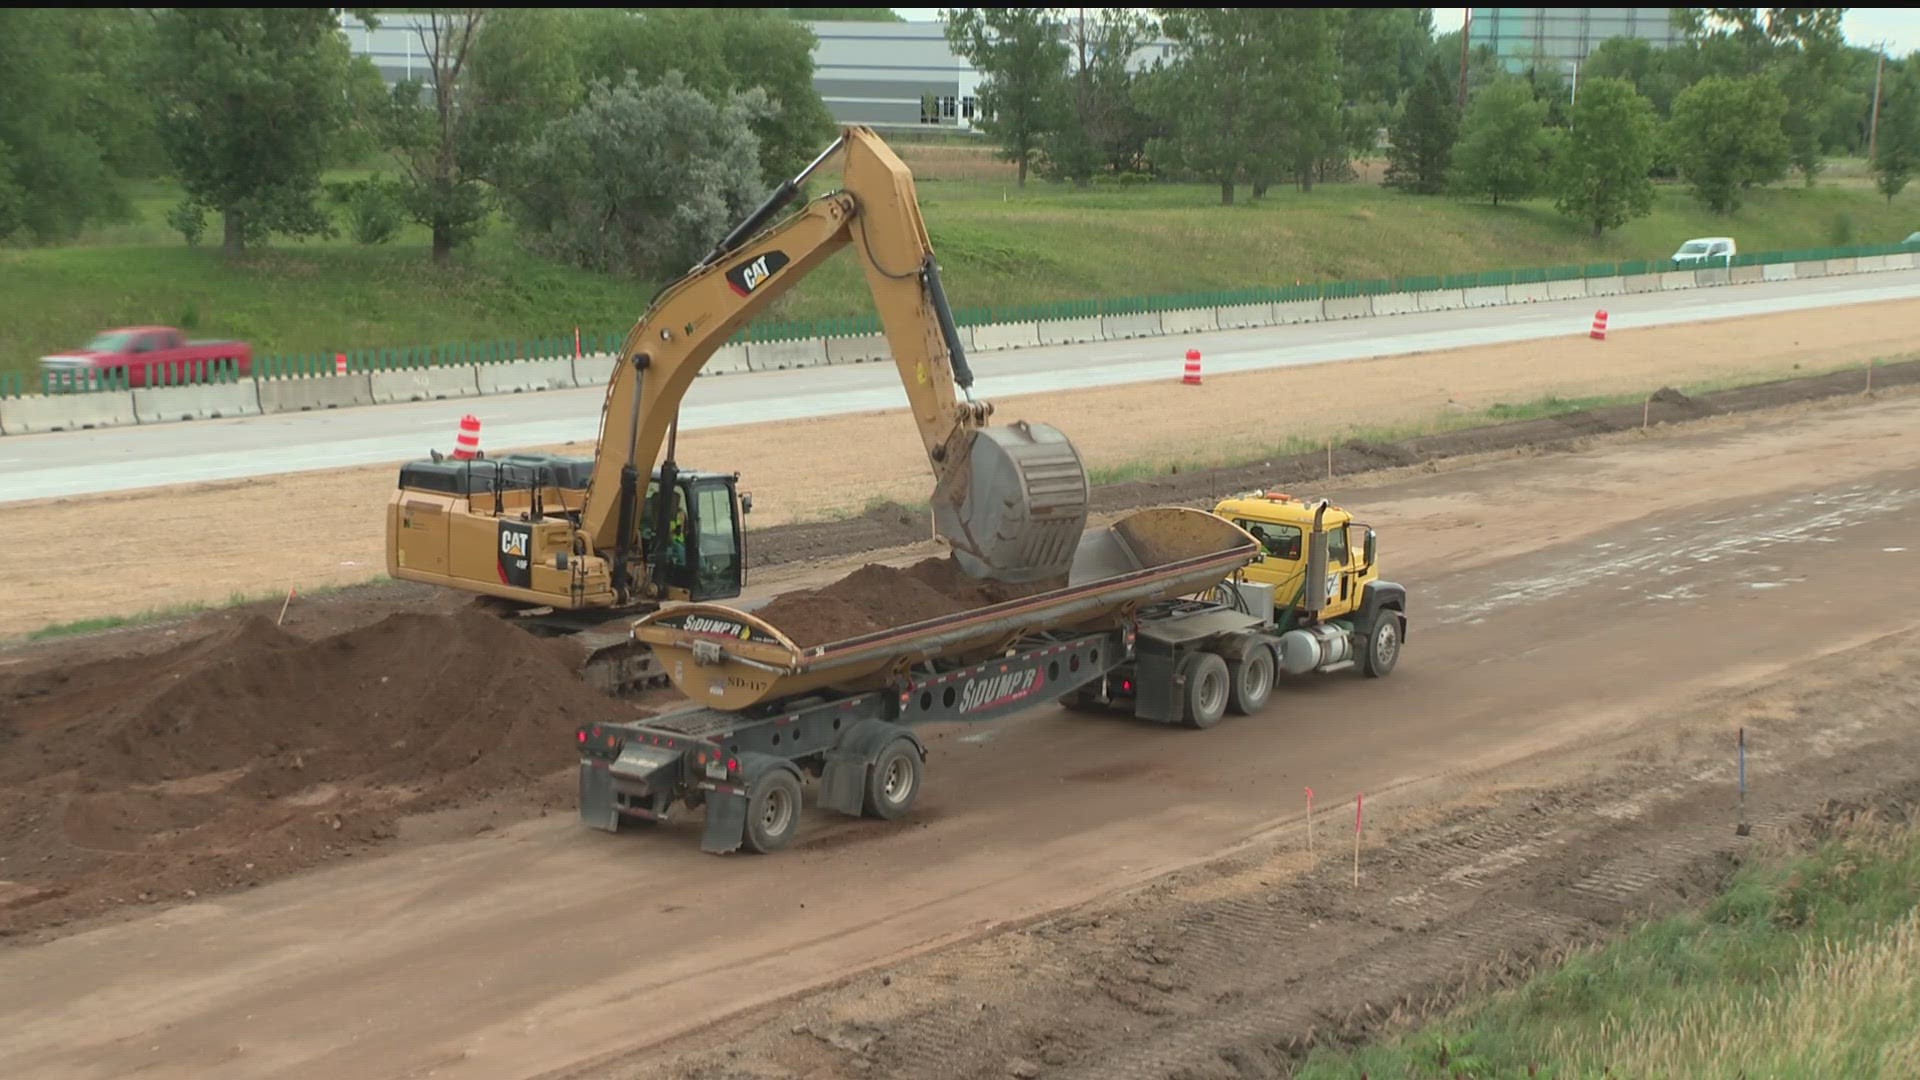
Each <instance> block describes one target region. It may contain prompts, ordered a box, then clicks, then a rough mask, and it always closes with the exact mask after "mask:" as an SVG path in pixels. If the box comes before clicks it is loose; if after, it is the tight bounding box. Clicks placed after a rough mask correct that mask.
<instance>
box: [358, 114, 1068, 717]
mask: <svg viewBox="0 0 1920 1080" xmlns="http://www.w3.org/2000/svg"><path fill="white" fill-rule="evenodd" d="M835 153H839V154H841V155H842V156H843V158H844V176H843V180H842V184H841V187H840V188H839V189H838V190H836V191H832V192H830V193H828V194H826V195H823V196H821V197H819V198H817V199H814V200H812V201H811V202H809V203H807V204H806V205H805V206H803V207H802V208H800V209H799V210H797V211H795V212H794V213H792V214H791V215H789V216H788V217H786V218H785V219H784V220H781V221H780V222H779V223H778V224H771V225H770V224H769V223H771V222H773V221H774V219H775V218H776V217H778V216H779V215H780V213H781V211H782V210H784V209H785V208H786V207H787V206H789V205H790V204H791V203H792V202H793V201H794V200H795V199H796V197H797V196H798V194H799V192H800V190H801V185H803V184H804V183H805V182H806V180H807V178H808V177H809V176H811V175H812V174H813V173H814V172H815V171H816V170H817V169H819V168H820V167H821V166H822V165H823V164H825V163H826V161H827V160H828V159H829V158H831V157H832V156H833V155H834V154H835ZM844 247H851V248H852V249H853V250H854V252H855V253H856V254H857V255H858V257H859V258H860V261H861V264H862V266H863V267H864V269H865V271H866V280H867V285H868V288H869V289H870V290H871V292H872V293H873V301H874V307H875V308H876V310H877V312H878V314H879V318H880V325H881V328H882V330H883V331H884V332H885V334H886V340H887V345H888V348H889V350H890V351H891V352H892V354H893V361H894V364H895V366H896V367H897V368H898V370H899V374H900V379H901V382H902V383H903V384H904V385H905V387H906V394H907V402H908V405H909V408H910V409H911V411H912V414H913V420H914V423H915V424H916V425H917V426H918V427H919V429H920V438H921V441H922V442H923V443H924V444H925V448H926V454H927V460H928V461H929V462H930V463H931V464H932V467H933V477H934V490H933V498H932V506H933V514H934V530H935V532H936V533H937V534H938V535H939V536H941V537H942V538H943V539H945V540H946V541H947V543H948V544H950V545H951V547H952V551H953V555H954V558H955V559H956V561H958V562H959V564H960V566H961V567H962V569H964V570H965V571H966V572H967V573H968V574H970V575H972V576H974V577H977V578H992V579H997V580H1001V581H1009V582H1022V583H1026V582H1037V581H1045V580H1064V579H1065V577H1066V574H1067V571H1068V568H1069V566H1070V564H1071V563H1072V560H1073V556H1074V552H1075V549H1076V546H1077V545H1078V543H1079V540H1080V535H1081V533H1082V531H1083V530H1084V529H1085V527H1086V520H1087V501H1088V483H1087V474H1086V468H1085V466H1084V465H1083V463H1082V462H1081V460H1080V456H1079V453H1078V452H1077V451H1076V450H1075V449H1074V447H1073V444H1072V443H1071V442H1069V441H1068V440H1067V438H1066V436H1064V435H1062V434H1061V433H1060V432H1059V431H1058V430H1056V429H1055V428H1053V427H1050V426H1048V425H1045V424H1038V423H1024V422H1016V423H1014V424H1012V425H1008V426H989V425H988V422H987V421H988V419H989V417H991V415H992V413H993V408H992V406H991V405H990V404H988V403H986V402H983V401H975V400H973V396H972V393H971V390H970V388H971V387H972V385H973V373H972V371H971V370H970V369H969V367H968V366H967V358H966V353H965V351H964V350H963V349H962V348H961V344H960V338H959V334H958V332H957V330H956V329H955V326H954V321H953V312H952V308H951V307H950V306H949V305H948V303H947V298H946V292H945V289H944V288H943V287H942V285H941V281H940V267H939V263H938V262H937V261H936V260H935V259H934V255H933V246H932V244H931V242H930V241H929V240H928V238H927V229H926V224H925V222H924V221H922V220H921V216H920V206H919V202H918V200H917V198H916V197H915V192H914V184H913V176H912V174H911V173H910V172H909V171H908V169H907V167H906V166H905V165H904V164H903V163H902V162H901V161H900V159H899V157H898V156H896V155H895V154H894V153H893V151H892V150H891V149H889V148H888V147H887V145H886V144H885V143H884V142H882V141H881V140H880V138H879V137H878V136H877V135H875V134H874V133H873V131H872V130H871V129H868V128H865V127H849V128H846V129H845V130H843V131H842V133H841V135H840V137H839V138H838V139H836V140H835V141H834V143H833V145H831V146H829V147H828V148H827V149H826V150H825V151H823V152H822V153H821V154H820V156H819V157H817V158H815V159H814V160H813V162H812V163H811V164H809V165H808V166H807V167H806V168H805V169H804V170H802V171H801V172H800V174H799V175H797V176H795V177H793V178H792V179H790V180H787V181H784V182H782V183H781V184H780V186H779V187H778V188H777V189H775V191H774V192H773V194H772V195H770V196H769V197H768V198H767V200H766V201H765V202H764V203H762V204H761V205H760V207H759V208H757V209H756V210H755V211H754V212H753V213H752V214H751V215H749V216H748V217H747V218H746V219H745V220H743V221H741V222H740V223H739V224H738V225H737V226H735V227H734V228H733V229H732V230H731V231H730V232H728V233H727V235H726V236H725V237H724V238H723V239H721V241H720V242H719V243H718V244H717V245H715V246H714V248H713V250H712V251H711V252H709V253H708V254H707V255H706V257H705V258H703V259H702V260H701V261H700V263H699V264H698V265H696V266H695V267H694V268H693V269H692V270H690V271H688V272H687V273H686V274H685V275H684V276H682V277H681V278H679V279H678V280H676V281H674V282H673V283H672V284H671V285H669V286H667V287H666V288H665V289H664V290H662V291H661V292H660V294H659V295H658V296H657V297H656V298H655V299H654V301H653V303H652V304H651V305H650V306H649V308H648V310H647V312H646V314H645V315H644V316H643V317H642V318H641V319H640V321H639V323H638V324H636V325H635V326H634V328H633V331H632V332H631V333H629V334H628V335H627V338H626V341H625V343H624V344H623V345H622V346H621V348H620V354H619V357H618V359H617V363H616V364H615V366H614V370H613V374H612V377H611V379H610V380H609V382H608V384H607V396H606V402H605V404H604V405H603V406H602V409H601V417H600V437H599V440H598V442H597V444H596V446H595V448H594V455H593V457H592V458H570V457H556V456H547V455H530V454H517V455H508V456H505V457H499V458H481V459H478V460H446V459H443V458H441V457H440V455H438V454H437V453H436V454H435V455H434V457H433V458H432V459H430V460H423V461H414V462H409V463H408V464H406V465H404V466H402V468H401V470H400V480H399V486H398V489H397V490H396V491H395V492H394V494H393V496H392V498H391V500H390V501H389V503H388V507H387V573H388V574H389V575H390V576H391V577H394V578H396V579H400V580H406V581H420V582H427V583H430V584H434V585H442V586H447V587H450V588H454V589H461V590H464V591H467V592H471V593H476V594H480V595H481V596H483V597H486V598H489V599H488V600H487V603H488V604H489V605H492V606H494V607H495V608H496V610H497V611H498V612H499V613H500V614H503V615H511V616H514V617H517V618H524V619H525V620H526V625H527V627H528V628H529V629H532V630H535V631H536V632H542V633H561V634H568V635H572V636H576V637H580V638H582V639H583V640H584V641H585V642H586V644H587V645H588V646H589V648H590V649H591V653H590V658H589V660H588V661H587V664H586V667H585V668H584V669H583V671H582V675H583V677H585V678H586V679H587V681H589V682H591V683H593V684H594V685H596V686H599V687H600V688H601V689H604V690H607V691H609V692H614V693H618V692H622V691H624V690H627V689H631V688H633V687H635V686H638V685H646V684H650V683H653V682H656V681H659V680H660V679H661V677H662V675H663V674H664V673H663V672H662V671H661V669H660V667H659V666H658V664H657V663H656V662H654V660H653V658H652V657H651V655H650V654H648V653H647V651H646V650H645V648H644V647H643V646H641V645H639V644H638V643H635V642H633V641H632V639H631V635H630V633H629V632H628V630H627V623H626V622H624V621H622V622H618V623H616V622H614V621H613V620H615V619H623V618H631V617H638V616H640V615H644V614H647V613H649V612H651V611H653V610H655V609H657V608H658V607H659V606H660V604H661V603H662V602H664V601H693V602H698V601H709V600H720V599H726V598H729V597H734V596H738V595H739V593H740V588H741V584H742V581H743V577H744V560H743V558H742V543H741V540H742V529H741V516H742V515H743V514H744V513H747V512H749V511H751V510H752V497H751V495H745V496H743V495H742V494H741V493H740V492H739V490H738V481H739V474H738V473H731V472H701V471H697V470H693V469H683V468H681V466H680V464H679V462H678V461H676V460H675V456H674V450H675V442H676V441H677V440H676V437H677V434H678V427H679V413H680V403H681V399H682V398H683V397H684V396H685V394H686V392H687V389H688V387H689V386H690V385H692V383H693V380H694V377H695V376H696V375H697V374H698V373H699V371H700V368H701V365H703V364H705V363H706V362H707V360H708V358H709V357H711V356H712V355H713V353H714V351H715V350H716V349H718V348H720V347H721V346H722V345H724V344H725V343H726V342H727V341H728V340H729V339H730V338H732V337H733V335H734V333H735V332H736V331H738V330H739V329H740V328H741V327H742V326H744V325H745V324H746V323H747V322H748V321H749V320H751V319H752V318H753V316H754V315H755V313H757V312H759V311H761V310H762V309H764V308H765V307H766V306H767V305H768V304H770V303H772V302H773V301H774V299H776V298H777V297H779V296H780V295H781V294H782V293H784V292H786V291H787V290H788V289H790V288H792V287H793V286H794V285H795V284H797V283H798V282H799V281H800V280H801V279H802V278H803V277H805V276H806V275H807V273H808V272H809V271H811V270H812V269H813V268H814V267H816V266H818V265H820V264H821V263H822V262H824V261H825V260H826V259H827V258H828V257H830V256H831V255H833V254H834V253H835V252H837V251H839V250H840V249H841V248H844ZM963 398H964V400H963ZM663 448H664V450H665V454H664V456H662V453H661V451H662V449H663ZM643 475H645V476H647V477H648V480H647V482H646V484H645V485H644V486H643V485H642V483H641V477H642V476H643ZM643 487H644V490H643Z"/></svg>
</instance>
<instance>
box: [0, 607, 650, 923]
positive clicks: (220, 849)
mask: <svg viewBox="0 0 1920 1080" xmlns="http://www.w3.org/2000/svg"><path fill="white" fill-rule="evenodd" d="M581 658H582V657H581V654H580V652H579V650H578V648H577V647H576V646H574V645H572V644H570V643H566V642H553V641H542V640H539V639H537V638H534V637H533V636H531V635H529V634H527V633H525V632H524V631H521V630H519V629H517V628H515V627H512V626H509V625H507V624H505V623H503V622H501V621H500V620H498V619H496V618H493V617H491V616H488V615H485V614H481V613H479V612H474V611H462V612H458V613H455V614H453V615H421V614H396V615H391V616H388V617H387V618H385V619H382V620H380V621H379V622H376V623H373V624H371V625H368V626H364V627H361V628H358V629H355V630H351V631H348V632H346V633H342V634H337V635H334V636H331V637H325V638H321V639H318V640H314V641H305V640H301V639H300V638H298V637H295V636H293V635H291V634H288V633H286V632H285V631H282V630H280V629H279V628H277V627H276V626H275V625H274V624H273V622H272V621H271V620H269V619H266V618H262V617H259V616H252V617H249V618H246V619H242V620H238V621H236V622H235V623H234V624H233V625H231V626H229V627H227V628H225V629H223V630H221V631H218V632H215V633H213V634H210V635H208V636H206V637H203V638H199V639H197V640H193V641H190V642H187V643H185V644H182V645H179V646H177V647H175V648H173V649H170V650H167V651H164V652H160V653H157V654H153V655H149V656H135V657H124V658H120V659H115V660H106V661H98V662H94V663H90V664H84V665H79V666H76V667H73V668H69V669H65V670H59V671H49V672H41V673H36V674H30V675H23V676H17V677H13V678H11V679H0V878H4V879H6V881H5V885H6V888H5V889H0V892H8V893H10V895H11V897H12V899H10V900H9V899H7V898H6V897H5V896H0V933H6V932H9V931H17V930H19V929H22V928H24V927H25V926H26V925H37V924H43V923H45V922H48V921H54V920H57V919H61V918H67V917H72V916H75V915H80V914H86V913H89V912H91V911H94V910H99V909H100V908H102V907H104V906H107V905H108V904H110V903H111V902H113V901H115V900H118V901H120V902H127V901H135V900H139V899H161V898H167V899H177V898H179V897H180V896H182V895H183V894H187V893H188V891H189V890H191V891H193V892H207V891H211V890H215V889H218V888H221V887H223V886H231V885H235V884H248V883H254V882H257V881H259V880H261V879H263V878H265V877H267V876H270V875H271V874H273V873H278V872H285V871H289V870H293V869H298V868H299V867H301V866H305V865H311V864H312V863H314V862H318V861H321V860H324V859H327V858H331V857H335V856H337V855H340V854H343V853H350V852H351V850H352V849H353V848H354V847H356V846H363V845H365V844H368V843H373V842H377V841H380V840H384V839H387V838H389V837H392V836H393V835H394V834H395V831H396V829H397V826H398V823H399V819H400V818H402V817H403V816H406V815H409V814H417V813H420V812H423V811H428V810H441V809H448V808H455V807H460V806H463V805H466V804H468V803H471V802H474V801H476V800H479V799H482V798H489V797H494V796H498V795H500V794H502V793H503V792H512V791H521V792H524V793H527V794H529V795H531V796H532V797H533V798H535V799H536V800H538V801H541V802H542V803H548V802H551V803H559V802H562V801H564V799H565V798H566V797H567V795H568V792H569V789H568V788H567V786H566V785H565V784H563V783H558V782H556V779H555V778H556V776H557V775H558V776H561V777H562V778H564V774H565V772H566V770H568V769H569V767H570V766H571V765H572V764H573V755H572V752H571V733H572V730H573V728H574V727H575V726H576V724H578V723H580V722H582V721H593V720H607V719H617V718H622V717H631V716H636V715H641V712H640V710H638V709H637V708H636V707H635V706H633V705H630V704H624V703H621V702H617V701H613V700H610V699H608V698H605V697H603V696H601V695H600V694H598V693H596V692H595V691H594V690H592V689H591V688H589V687H588V686H587V685H586V684H585V683H583V682H581V681H580V680H579V678H578V676H577V675H576V669H577V667H578V664H579V661H580V660H581Z"/></svg>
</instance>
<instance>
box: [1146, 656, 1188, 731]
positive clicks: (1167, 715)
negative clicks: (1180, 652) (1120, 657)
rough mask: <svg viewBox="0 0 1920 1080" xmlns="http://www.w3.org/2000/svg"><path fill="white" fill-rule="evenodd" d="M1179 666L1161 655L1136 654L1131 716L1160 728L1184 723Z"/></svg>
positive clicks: (1184, 704)
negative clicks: (1178, 676) (1178, 677)
mask: <svg viewBox="0 0 1920 1080" xmlns="http://www.w3.org/2000/svg"><path fill="white" fill-rule="evenodd" d="M1178 671H1179V665H1178V664H1177V663H1175V662H1174V657H1173V656H1171V655H1167V654H1162V653H1154V652H1145V651H1142V652H1140V653H1139V654H1138V657H1137V659H1136V660H1135V661H1134V667H1133V679H1134V686H1135V688H1136V689H1135V694H1134V699H1133V715H1135V716H1137V717H1139V718H1140V719H1142V720H1154V721H1158V722H1159V723H1162V724H1178V723H1180V722H1181V721H1183V720H1185V719H1186V714H1187V712H1186V702H1187V696H1186V694H1185V693H1184V691H1185V689H1186V687H1185V686H1184V685H1181V684H1179V683H1178V681H1177V679H1176V675H1177V673H1178Z"/></svg>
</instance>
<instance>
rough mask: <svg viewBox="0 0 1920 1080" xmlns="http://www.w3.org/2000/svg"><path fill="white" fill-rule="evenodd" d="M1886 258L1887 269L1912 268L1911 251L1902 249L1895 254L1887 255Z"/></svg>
mask: <svg viewBox="0 0 1920 1080" xmlns="http://www.w3.org/2000/svg"><path fill="white" fill-rule="evenodd" d="M1886 260H1887V269H1889V270H1911V269H1913V252H1911V251H1902V252H1900V253H1898V254H1895V255H1888V256H1886Z"/></svg>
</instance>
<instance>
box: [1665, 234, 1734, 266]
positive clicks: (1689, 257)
mask: <svg viewBox="0 0 1920 1080" xmlns="http://www.w3.org/2000/svg"><path fill="white" fill-rule="evenodd" d="M1737 254H1739V249H1738V248H1737V247H1736V246H1735V245H1734V242H1733V238H1732V237H1728V236H1703V237H1701V238H1700V239H1698V240H1689V241H1687V242H1686V243H1684V244H1681V245H1680V250H1679V251H1676V252H1674V253H1673V265H1674V268H1675V269H1677V270H1684V269H1687V268H1689V267H1701V266H1716V265H1718V266H1732V265H1733V257H1734V256H1735V255H1737Z"/></svg>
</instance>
